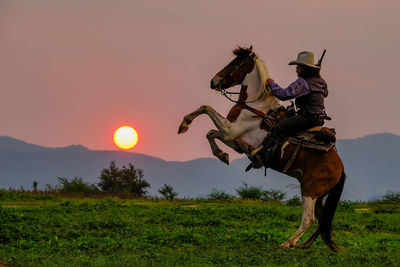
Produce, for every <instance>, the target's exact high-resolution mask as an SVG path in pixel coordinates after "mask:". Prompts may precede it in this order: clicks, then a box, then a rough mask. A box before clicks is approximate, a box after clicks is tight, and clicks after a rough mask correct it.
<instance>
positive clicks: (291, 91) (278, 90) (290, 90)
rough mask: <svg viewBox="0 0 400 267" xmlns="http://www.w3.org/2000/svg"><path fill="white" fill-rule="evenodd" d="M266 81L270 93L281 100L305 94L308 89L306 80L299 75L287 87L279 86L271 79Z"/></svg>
mask: <svg viewBox="0 0 400 267" xmlns="http://www.w3.org/2000/svg"><path fill="white" fill-rule="evenodd" d="M267 83H268V85H269V87H270V88H271V93H272V95H273V96H275V97H277V98H278V99H279V100H282V101H284V100H289V99H292V98H296V97H299V96H302V95H305V94H307V93H309V91H310V90H309V87H308V84H307V82H306V81H305V80H304V79H303V78H301V77H299V78H298V79H297V80H296V81H294V82H292V83H291V84H290V85H289V86H288V87H287V88H282V87H280V86H279V85H278V84H277V83H276V82H275V81H274V80H272V79H268V80H267Z"/></svg>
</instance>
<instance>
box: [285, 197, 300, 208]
mask: <svg viewBox="0 0 400 267" xmlns="http://www.w3.org/2000/svg"><path fill="white" fill-rule="evenodd" d="M286 205H288V206H301V199H300V197H299V196H298V195H295V196H293V197H291V198H290V199H288V200H287V201H286Z"/></svg>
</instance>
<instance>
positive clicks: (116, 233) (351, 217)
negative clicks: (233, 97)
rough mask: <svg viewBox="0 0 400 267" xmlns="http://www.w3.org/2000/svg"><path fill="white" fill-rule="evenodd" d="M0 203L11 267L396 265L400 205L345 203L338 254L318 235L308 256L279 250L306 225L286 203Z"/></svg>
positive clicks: (1, 255)
mask: <svg viewBox="0 0 400 267" xmlns="http://www.w3.org/2000/svg"><path fill="white" fill-rule="evenodd" d="M0 205H1V206H2V208H0V263H2V264H4V265H6V266H171V265H174V266H175V265H178V266H209V265H218V266H232V265H242V266H282V265H287V266H331V265H339V266H400V203H383V202H376V203H369V204H360V203H358V204H357V203H347V202H345V203H342V204H341V205H340V206H339V207H338V211H337V213H336V216H335V219H334V232H335V237H334V240H335V241H336V242H337V243H338V245H339V246H340V247H341V248H342V249H341V251H340V252H339V253H334V252H331V251H330V250H329V248H328V247H327V246H326V245H325V244H324V243H323V242H322V240H321V238H318V239H317V241H316V242H315V243H314V245H313V246H312V247H311V249H308V250H302V249H287V250H279V249H278V246H279V245H280V244H281V243H283V242H284V241H286V240H287V239H288V238H289V237H290V236H291V235H292V234H293V233H294V231H296V230H297V228H298V226H299V223H300V218H301V207H300V206H287V205H283V204H280V203H270V202H261V201H244V200H231V201H226V202H218V201H208V200H194V201H183V200H180V201H173V202H168V201H163V200H121V199H113V198H106V199H85V198H70V199H65V198H57V197H49V198H45V197H42V198H32V199H15V200H0ZM314 228H315V226H314V227H313V229H310V230H309V231H308V232H307V233H306V234H305V236H304V237H303V238H302V240H304V239H305V238H307V237H308V236H309V235H310V234H311V233H312V231H313V230H314ZM0 265H1V264H0Z"/></svg>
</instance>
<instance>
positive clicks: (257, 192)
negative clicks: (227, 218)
mask: <svg viewBox="0 0 400 267" xmlns="http://www.w3.org/2000/svg"><path fill="white" fill-rule="evenodd" d="M236 192H237V193H238V194H239V197H240V198H242V199H261V197H262V196H263V190H262V189H261V187H258V186H248V185H247V183H244V182H243V186H241V187H239V188H238V189H236Z"/></svg>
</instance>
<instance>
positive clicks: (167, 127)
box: [0, 0, 400, 160]
mask: <svg viewBox="0 0 400 267" xmlns="http://www.w3.org/2000/svg"><path fill="white" fill-rule="evenodd" d="M398 10H400V2H398V1H370V0H359V1H348V0H346V1H344V0H338V1H316V0H315V1H314V0H313V1H311V0H307V1H296V0H293V1H288V0H279V1H278V0H277V1H264V0H260V1H246V2H244V1H237V0H235V1H232V0H224V1H222V0H221V1H211V0H202V1H186V0H179V1H178V0H169V1H154V0H153V1H152V0H146V1H144V0H135V1H105V0H103V1H100V0H86V1H53V0H36V1H30V0H25V1H2V0H0V88H1V97H0V122H1V124H0V135H7V136H11V137H15V138H18V139H22V140H25V141H28V142H31V143H35V144H39V145H44V146H50V147H56V146H57V147H58V146H67V145H71V144H82V145H84V146H86V147H88V148H90V149H116V147H115V145H114V144H113V132H114V130H115V129H117V128H118V127H119V126H121V125H123V124H129V125H131V126H133V127H134V128H136V129H137V131H138V133H139V143H138V144H137V146H136V147H135V148H134V149H133V150H132V151H134V152H139V153H145V154H148V155H153V156H158V157H161V158H164V159H167V160H188V159H193V158H197V157H211V156H212V154H211V151H210V149H209V146H208V143H207V141H206V138H205V134H206V133H207V131H208V130H209V129H210V128H212V127H213V125H212V123H211V122H210V120H209V119H208V118H206V117H201V118H199V119H197V121H194V123H193V125H192V127H191V128H190V129H189V132H188V133H186V134H184V135H179V136H178V135H177V134H176V132H177V129H178V125H179V123H180V121H181V119H182V117H183V116H184V115H185V114H187V113H189V112H191V111H193V110H194V109H196V108H197V107H198V106H200V105H202V104H208V105H211V106H213V107H214V108H215V109H216V110H217V111H220V112H221V113H222V114H226V113H227V111H228V110H229V107H230V105H231V104H230V103H229V102H228V101H227V100H225V99H224V98H222V97H221V96H220V95H219V94H218V93H216V92H213V91H211V90H210V89H209V81H210V79H211V77H212V76H213V75H214V74H215V73H216V72H217V71H218V70H219V69H220V68H222V67H223V66H224V65H225V64H227V63H228V62H229V61H230V60H231V59H232V54H231V50H232V49H233V48H234V47H235V45H242V46H249V45H253V46H254V50H255V52H256V53H257V54H258V55H259V56H260V57H261V58H262V59H264V60H265V61H266V63H267V65H268V67H269V69H270V73H271V75H272V77H273V78H274V79H275V81H276V82H278V83H279V84H281V85H282V86H286V85H288V84H289V83H290V82H291V81H293V80H294V79H295V78H296V74H295V70H294V67H293V66H288V65H287V63H288V62H289V61H290V60H293V59H294V58H295V57H296V55H297V53H298V52H299V51H302V50H310V51H314V52H315V53H316V54H317V57H319V55H320V53H321V52H322V50H323V49H324V48H326V49H327V50H328V52H327V55H326V57H325V60H324V66H323V72H322V73H323V76H324V77H325V79H326V80H327V82H328V88H329V90H330V95H329V97H328V98H327V99H326V108H327V111H328V113H329V115H330V116H331V117H333V121H331V122H329V123H328V124H327V125H328V126H330V127H334V128H336V131H337V133H338V137H339V138H355V137H359V136H363V135H366V134H371V133H378V132H391V133H394V134H400V124H399V123H398V121H399V119H398V116H399V110H398V107H397V101H398V99H399V97H400V93H399V88H398V83H399V82H398V81H397V77H398V71H399V68H398V62H400V53H399V51H398V48H399V47H400V32H399V30H398V25H399V22H400V21H399V20H400V19H399V17H398V14H397V13H398ZM213 128H214V127H213ZM227 151H229V152H231V150H230V149H227ZM231 154H232V157H233V158H235V157H237V154H236V155H235V153H234V152H231Z"/></svg>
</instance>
